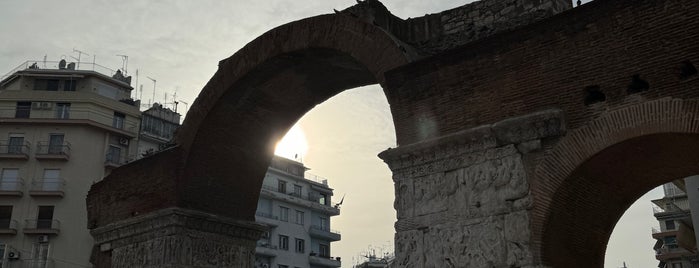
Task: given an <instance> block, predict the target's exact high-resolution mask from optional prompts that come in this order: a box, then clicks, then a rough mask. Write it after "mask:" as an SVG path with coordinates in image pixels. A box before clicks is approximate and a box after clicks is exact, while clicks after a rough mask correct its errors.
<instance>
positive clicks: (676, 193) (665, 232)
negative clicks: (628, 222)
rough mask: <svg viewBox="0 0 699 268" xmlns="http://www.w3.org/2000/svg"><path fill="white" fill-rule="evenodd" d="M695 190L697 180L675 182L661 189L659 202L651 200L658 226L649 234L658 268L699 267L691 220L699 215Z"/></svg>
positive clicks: (693, 178) (697, 184)
mask: <svg viewBox="0 0 699 268" xmlns="http://www.w3.org/2000/svg"><path fill="white" fill-rule="evenodd" d="M698 187H699V176H693V177H688V178H685V179H680V180H676V181H673V182H671V183H666V184H664V185H663V191H664V196H663V198H660V199H655V200H652V202H653V215H654V216H655V218H656V219H657V220H658V223H659V226H658V227H655V228H653V232H652V236H653V238H655V239H656V243H655V245H654V246H653V249H654V250H655V254H656V255H655V257H656V259H657V260H658V261H659V264H658V267H660V268H695V267H699V258H698V257H699V255H697V237H696V235H695V233H694V230H696V227H697V226H696V223H697V221H695V220H692V217H693V215H697V214H699V207H698V206H699V191H698V190H697V189H699V188H698ZM688 189H690V191H688ZM693 212H694V213H693Z"/></svg>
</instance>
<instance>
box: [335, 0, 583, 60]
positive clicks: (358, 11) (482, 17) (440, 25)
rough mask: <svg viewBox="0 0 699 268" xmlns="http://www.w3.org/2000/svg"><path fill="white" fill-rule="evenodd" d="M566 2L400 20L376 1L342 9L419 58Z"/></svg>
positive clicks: (490, 4)
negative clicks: (386, 32)
mask: <svg viewBox="0 0 699 268" xmlns="http://www.w3.org/2000/svg"><path fill="white" fill-rule="evenodd" d="M571 7H572V6H571V2H570V1H569V0H483V1H476V2H472V3H469V4H466V5H463V6H460V7H457V8H453V9H450V10H446V11H443V12H440V13H435V14H427V15H425V16H422V17H417V18H408V19H401V18H398V17H396V16H394V15H392V14H391V13H390V11H389V10H388V9H387V8H386V7H385V6H384V5H383V4H381V2H379V1H377V0H366V1H362V2H358V4H357V5H355V6H352V7H350V8H347V9H345V10H343V11H342V12H343V13H345V14H350V15H351V16H354V17H358V18H360V19H363V20H365V21H367V22H369V23H372V24H374V25H377V26H379V27H381V28H384V29H386V31H388V32H390V33H391V34H392V35H394V36H395V37H396V38H398V39H399V40H401V41H403V42H405V44H407V45H408V46H410V48H413V49H416V50H417V53H418V54H421V55H422V56H427V55H433V54H436V53H439V52H442V51H444V50H448V49H451V48H454V47H457V46H460V45H464V44H466V43H469V42H472V41H474V40H478V39H481V38H484V37H486V36H490V35H493V34H495V33H498V32H503V31H508V30H512V29H516V28H518V27H522V26H524V25H528V24H531V23H533V22H536V21H539V20H542V19H544V18H548V17H550V16H552V15H554V14H558V13H560V12H563V11H565V10H568V9H570V8H571Z"/></svg>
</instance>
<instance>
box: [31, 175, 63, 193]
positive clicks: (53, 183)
mask: <svg viewBox="0 0 699 268" xmlns="http://www.w3.org/2000/svg"><path fill="white" fill-rule="evenodd" d="M65 186H66V182H65V180H64V179H61V178H43V179H34V180H33V181H32V187H31V189H29V195H31V196H58V197H63V195H64V194H65Z"/></svg>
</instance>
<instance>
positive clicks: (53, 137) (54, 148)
mask: <svg viewBox="0 0 699 268" xmlns="http://www.w3.org/2000/svg"><path fill="white" fill-rule="evenodd" d="M63 137H64V136H63V134H50V135H49V151H48V153H49V154H63Z"/></svg>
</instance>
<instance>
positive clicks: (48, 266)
mask: <svg viewBox="0 0 699 268" xmlns="http://www.w3.org/2000/svg"><path fill="white" fill-rule="evenodd" d="M22 263H23V264H24V266H22V267H31V268H34V267H37V268H38V267H40V268H54V267H56V266H55V263H54V261H53V260H52V259H47V260H35V259H24V260H22Z"/></svg>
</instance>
